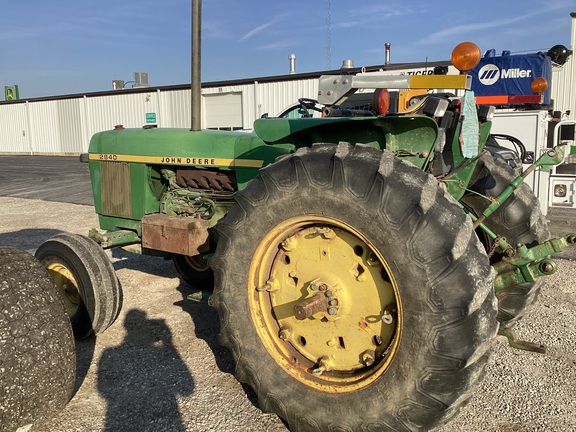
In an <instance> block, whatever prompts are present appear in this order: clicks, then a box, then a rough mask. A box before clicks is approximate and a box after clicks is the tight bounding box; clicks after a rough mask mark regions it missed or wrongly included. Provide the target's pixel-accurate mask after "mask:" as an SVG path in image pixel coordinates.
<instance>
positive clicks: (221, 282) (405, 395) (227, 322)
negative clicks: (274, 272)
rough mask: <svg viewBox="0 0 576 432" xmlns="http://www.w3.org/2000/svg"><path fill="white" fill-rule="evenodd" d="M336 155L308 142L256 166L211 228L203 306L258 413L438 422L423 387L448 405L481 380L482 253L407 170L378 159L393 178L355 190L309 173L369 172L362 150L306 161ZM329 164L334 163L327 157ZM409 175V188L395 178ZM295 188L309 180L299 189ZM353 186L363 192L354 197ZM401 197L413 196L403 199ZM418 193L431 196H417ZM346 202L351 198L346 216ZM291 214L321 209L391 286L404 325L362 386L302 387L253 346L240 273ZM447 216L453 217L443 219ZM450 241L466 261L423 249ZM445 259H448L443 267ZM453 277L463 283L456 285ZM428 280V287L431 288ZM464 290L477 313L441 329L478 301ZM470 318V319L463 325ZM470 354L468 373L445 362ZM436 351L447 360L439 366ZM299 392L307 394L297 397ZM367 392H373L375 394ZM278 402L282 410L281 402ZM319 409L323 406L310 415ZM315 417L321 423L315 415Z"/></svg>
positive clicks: (485, 315)
mask: <svg viewBox="0 0 576 432" xmlns="http://www.w3.org/2000/svg"><path fill="white" fill-rule="evenodd" d="M340 147H342V146H339V147H338V148H340ZM364 150H365V151H367V152H368V153H371V157H372V158H375V157H377V158H379V157H380V154H381V152H378V154H376V153H374V152H373V151H372V149H364ZM337 151H338V150H334V147H333V146H325V147H324V148H323V147H320V146H318V147H316V148H315V149H314V151H313V156H309V155H308V154H304V156H303V157H302V159H298V158H296V159H293V160H291V161H288V160H285V161H284V162H283V163H282V161H281V162H280V163H277V164H276V166H274V167H271V168H268V169H267V170H266V169H265V170H263V171H261V173H260V175H259V177H257V178H256V179H255V180H253V181H252V183H251V184H250V186H249V188H247V189H248V190H245V192H243V193H241V194H239V196H238V197H237V204H238V207H237V208H236V210H235V211H231V212H230V213H229V214H228V215H227V220H226V222H225V224H224V226H222V227H221V228H220V239H219V245H218V251H217V254H220V257H219V258H218V259H217V260H216V262H215V263H214V266H215V271H216V287H222V291H220V290H218V291H217V296H216V298H215V300H214V303H215V304H216V305H217V308H218V309H219V312H220V314H221V318H222V320H221V321H222V324H223V328H222V334H223V335H224V336H223V339H224V340H225V341H228V343H227V346H229V347H230V348H231V350H232V352H233V354H234V357H235V358H236V360H237V361H238V362H239V365H238V367H237V374H238V375H239V376H238V378H239V379H240V380H241V381H246V382H248V383H249V384H250V385H252V386H253V387H255V388H256V391H257V393H258V394H259V396H260V399H261V405H262V406H263V407H264V409H266V410H270V411H274V412H276V413H277V414H279V415H280V416H281V417H283V418H285V419H287V420H288V422H289V424H291V426H293V427H295V430H324V429H323V427H324V426H325V425H327V424H329V423H331V422H332V421H335V422H341V423H342V425H346V424H347V425H348V426H349V427H350V428H352V430H357V428H359V427H366V425H370V424H371V425H372V426H376V425H380V426H379V427H382V426H383V423H382V420H381V419H382V418H387V419H395V420H394V422H395V423H394V424H390V425H389V427H392V428H393V429H395V430H404V429H405V428H406V427H407V426H406V425H407V424H408V423H410V422H417V421H422V422H424V423H427V422H431V423H432V424H439V423H442V422H443V421H445V420H446V419H447V418H449V417H450V416H451V415H453V412H452V409H447V408H446V406H442V407H441V409H438V407H437V406H436V407H433V406H432V405H435V404H431V403H430V400H429V399H428V397H429V395H427V393H429V392H430V393H433V394H434V397H435V398H438V399H439V400H443V401H444V402H445V404H446V405H448V406H449V405H452V404H453V403H455V400H456V399H457V398H458V397H461V396H462V394H459V393H458V391H455V389H461V391H462V392H463V393H465V392H468V391H469V388H470V387H473V386H474V385H475V383H476V381H477V380H478V378H479V377H480V376H481V375H482V373H481V372H480V371H481V370H483V367H484V364H485V361H486V359H487V354H486V353H487V348H486V347H484V348H483V349H478V347H482V346H484V344H485V343H486V339H491V338H492V337H493V336H494V334H495V328H496V327H495V319H494V318H495V316H494V307H495V302H494V296H493V293H491V290H492V288H491V269H490V267H489V266H488V263H487V259H486V256H485V254H484V253H483V251H482V250H481V247H480V245H479V242H478V241H477V239H476V237H475V235H474V233H473V231H472V228H471V223H470V221H468V218H467V217H466V216H465V215H464V214H463V212H462V211H460V210H459V209H457V208H456V206H455V205H454V203H453V201H451V198H450V197H449V196H448V195H447V194H445V193H444V192H443V191H441V190H440V189H439V188H438V187H437V185H436V184H435V182H434V181H433V179H432V180H431V177H429V176H427V175H426V174H425V173H423V172H422V171H420V170H418V169H417V168H415V167H412V166H408V165H406V164H402V163H400V162H398V161H392V160H389V163H390V165H391V167H392V168H393V169H394V170H397V173H395V175H392V176H387V177H386V178H385V179H386V181H388V182H389V183H393V184H387V185H382V184H379V182H378V180H376V181H373V180H370V181H369V182H371V183H370V184H372V186H375V187H376V189H372V190H367V189H365V186H366V185H361V184H360V183H362V180H361V179H359V184H358V185H355V184H354V183H355V180H352V179H348V180H346V185H342V184H338V183H339V182H341V181H342V178H340V177H339V176H338V175H336V176H335V177H333V178H328V177H329V176H326V175H318V176H317V175H316V174H315V173H314V172H312V171H314V170H317V171H316V173H318V171H322V170H330V171H331V172H333V173H336V174H338V173H339V172H340V171H341V170H343V171H344V172H347V173H349V172H356V173H359V172H363V174H365V175H366V176H374V175H377V173H376V172H374V169H375V167H374V164H373V163H372V164H369V165H368V166H366V165H365V164H364V163H363V161H362V156H363V155H364V152H360V151H359V152H358V157H355V158H348V159H346V158H345V159H346V162H345V164H346V167H345V168H340V167H335V166H334V165H331V166H330V167H327V166H326V165H325V164H322V163H320V164H318V163H316V162H314V159H322V158H323V157H327V156H329V155H331V154H333V153H334V152H337ZM361 153H362V154H361ZM336 159H337V158H336ZM388 159H390V158H388ZM302 160H304V162H302ZM299 163H300V164H301V165H302V166H301V167H300V168H296V169H295V168H294V164H299ZM330 163H333V164H337V163H338V161H337V160H333V161H332V162H330ZM376 167H377V165H376ZM366 168H370V169H372V172H366ZM370 169H368V171H370ZM272 170H273V172H271V171H272ZM307 170H308V171H307ZM305 172H306V175H304V173H305ZM295 173H298V174H297V175H296V176H297V177H298V176H300V177H302V176H303V175H304V177H306V180H302V179H301V178H298V179H295V178H294V176H295ZM345 175H346V174H345ZM345 175H344V176H345ZM409 179H410V181H411V183H412V185H407V183H409V182H408V181H407V180H409ZM294 185H298V186H299V187H294ZM306 185H308V186H310V187H302V186H306ZM355 186H359V189H358V190H350V189H354V188H355ZM378 187H382V191H383V192H384V194H386V197H385V198H378V197H379V196H380V193H381V191H380V190H377V189H378ZM402 187H403V189H400V190H399V191H395V189H397V188H402ZM423 187H424V188H425V189H426V193H432V194H433V195H434V197H432V198H430V197H423V196H422V195H424V194H423V193H422V188H423ZM363 188H364V189H365V190H364V192H365V194H364V195H362V193H361V192H360V190H361V189H363ZM359 192H360V193H359ZM320 196H321V198H320ZM412 197H416V198H414V202H412ZM375 200H376V204H374V203H375ZM430 200H432V201H433V203H429V201H430ZM350 201H352V202H353V204H352V206H353V208H354V211H352V207H351V204H350ZM385 201H387V202H388V204H389V205H390V208H393V209H394V210H393V211H391V210H390V208H382V206H381V205H380V204H382V203H383V202H385ZM439 203H440V204H439ZM428 206H429V207H428ZM422 207H424V208H426V207H428V208H426V211H427V214H426V217H425V218H423V217H422V214H421V212H422ZM302 214H310V215H318V216H328V217H331V218H334V219H337V220H339V221H342V222H344V223H346V224H348V225H349V226H351V227H354V229H355V230H357V231H358V232H360V233H362V234H363V235H364V236H365V237H366V238H368V240H369V241H370V242H371V243H372V244H373V245H374V246H375V248H376V249H377V250H378V251H379V252H380V253H381V254H382V255H383V257H384V258H385V260H386V261H387V262H388V263H389V264H390V265H391V266H392V268H391V270H392V272H393V274H394V277H395V279H396V282H397V286H398V288H399V291H400V293H399V296H400V298H401V303H402V309H403V316H404V325H403V328H404V330H403V334H402V336H401V340H400V347H399V350H398V353H397V355H396V357H395V358H394V360H393V362H392V364H391V366H390V368H389V369H388V370H387V371H386V373H385V374H384V375H383V376H382V377H380V378H379V379H378V380H377V381H376V382H375V383H373V384H371V385H370V386H369V387H367V388H364V389H361V390H358V391H355V392H353V393H343V394H332V393H324V392H320V391H312V390H311V389H310V388H308V387H307V386H305V385H303V384H301V383H299V382H297V381H296V380H294V379H292V378H291V377H290V376H289V375H288V374H287V373H286V372H285V371H284V370H283V369H282V368H281V367H280V366H278V364H277V363H276V362H275V361H274V360H273V358H272V357H271V356H270V354H269V353H268V352H267V351H266V349H265V348H264V347H263V345H262V343H261V341H260V339H259V336H258V335H257V333H256V331H255V330H254V328H253V323H252V322H251V320H250V318H249V317H250V311H249V306H248V303H247V300H246V298H247V295H248V293H246V291H245V290H246V283H247V278H248V275H247V269H248V264H249V263H250V262H251V260H252V257H253V254H254V251H255V250H256V248H257V247H258V244H259V241H260V238H261V237H262V236H263V234H264V233H266V232H269V231H270V230H272V229H273V228H274V227H275V226H276V225H277V224H278V223H280V222H281V221H283V220H286V219H287V218H290V217H294V216H299V215H302ZM375 218H377V220H375ZM450 218H452V219H453V220H452V221H449V219H450ZM431 221H443V222H442V224H443V227H442V229H438V228H439V225H441V224H438V225H435V224H433V223H431ZM461 225H464V226H465V228H464V230H468V234H464V235H461V234H460V235H458V234H456V233H453V232H451V231H453V228H454V227H456V226H458V228H460V227H461ZM239 232H241V234H239ZM442 233H443V234H442ZM439 235H440V236H442V235H443V236H444V237H445V239H442V237H438V236H439ZM455 237H459V240H458V241H460V242H462V243H464V244H465V248H466V250H467V251H468V255H467V256H466V258H464V255H462V256H461V257H452V258H451V259H445V260H446V262H444V261H443V260H444V259H443V258H442V257H438V256H437V254H436V253H435V252H433V251H438V250H439V249H440V250H442V249H443V248H445V249H446V251H444V252H446V253H452V252H450V251H451V250H453V249H454V245H452V244H451V243H452V242H453V241H454V238H455ZM444 240H446V242H445V244H444ZM460 258H462V259H461V261H462V262H460ZM449 261H453V262H451V263H449ZM455 262H458V265H454V263H455ZM473 267H476V269H475V272H477V273H476V276H480V278H479V279H481V280H480V282H478V280H476V281H475V280H474V278H472V277H470V276H469V275H468V276H466V275H465V273H466V272H467V271H468V270H470V271H472V268H473ZM458 268H460V269H458ZM462 278H464V279H465V280H460V279H462ZM431 279H433V280H435V281H436V283H431ZM468 284H469V285H468ZM454 285H456V286H458V285H461V286H462V288H460V289H459V290H458V289H453V288H454ZM467 285H468V286H467ZM473 286H478V287H480V291H481V293H480V294H478V295H479V296H482V295H484V296H485V299H484V300H483V301H482V305H481V307H479V309H478V310H479V313H471V314H470V312H466V313H465V315H466V314H470V315H469V316H468V318H469V321H470V324H462V323H460V324H458V325H456V326H453V328H452V330H446V328H450V326H451V323H453V322H459V320H461V318H462V314H463V312H462V311H463V310H468V309H469V307H470V303H472V302H474V301H478V299H476V300H475V299H474V297H475V295H476V294H475V293H474V291H473V288H472V287H473ZM219 296H220V297H219ZM475 321H477V323H476V324H472V323H473V322H475ZM479 323H481V324H479ZM483 326H484V328H483V332H479V333H474V332H470V330H471V329H473V328H477V327H483ZM443 329H444V330H443ZM436 333H437V334H436ZM455 335H456V336H458V337H460V338H461V340H460V341H458V342H457V343H455V342H454V341H452V342H446V340H445V339H446V338H447V337H448V336H455ZM431 337H432V338H433V339H432V340H431V339H430V338H431ZM435 344H436V345H435ZM421 347H426V348H425V349H421ZM477 349H478V352H483V353H484V354H486V355H484V354H483V355H482V356H480V357H481V358H476V359H475V360H474V361H475V363H473V364H471V365H469V370H468V371H467V372H464V373H463V372H462V370H461V368H459V367H458V366H456V365H455V362H454V360H453V359H455V358H459V359H460V361H462V359H466V360H465V361H468V360H469V359H470V358H471V357H473V356H475V355H477V353H474V351H476V350H477ZM437 351H438V352H437ZM247 353H249V354H247ZM446 358H452V360H449V361H447V360H446ZM263 359H266V360H265V361H264V360H263ZM456 363H457V362H456ZM429 368H431V369H434V368H435V369H437V370H442V372H438V371H436V372H430V376H431V378H430V380H432V381H434V380H436V382H435V384H434V388H433V389H429V388H426V387H427V385H426V384H425V383H424V380H423V378H422V374H424V373H425V371H426V370H428V369H429ZM430 380H428V381H430ZM442 380H444V382H441V381H442ZM422 385H424V387H425V389H424V390H423V389H422V388H421V387H422ZM279 393H281V396H279ZM305 394H308V395H309V396H308V397H306V398H304V397H302V395H305ZM374 394H378V395H379V397H376V398H375V397H374ZM456 395H458V396H456ZM262 399H264V400H262ZM286 400H288V401H289V404H290V407H287V406H286V404H287V402H285V401H286ZM398 404H400V405H402V404H405V409H406V411H407V412H408V411H410V412H411V414H410V415H409V416H408V417H409V418H410V420H406V421H404V420H403V419H402V417H403V414H399V408H398ZM326 406H330V407H332V409H331V410H330V411H329V412H327V413H325V414H322V413H321V412H322V411H323V407H324V408H325V407H326ZM324 410H325V409H324ZM334 410H337V411H338V412H337V413H336V412H335V411H334ZM308 412H314V413H315V415H314V418H312V417H310V416H307V415H302V413H308ZM318 418H322V420H319V421H317V420H316V419H318Z"/></svg>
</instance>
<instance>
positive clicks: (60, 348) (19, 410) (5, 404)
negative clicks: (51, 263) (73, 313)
mask: <svg viewBox="0 0 576 432" xmlns="http://www.w3.org/2000/svg"><path fill="white" fill-rule="evenodd" d="M75 376H76V352H75V346H74V337H73V336H72V328H71V327H70V320H69V319H68V317H67V315H66V311H65V310H64V306H63V304H62V300H61V299H60V298H59V295H58V290H57V288H56V286H55V285H54V282H53V281H52V279H51V278H50V276H49V275H48V273H47V272H46V270H45V269H44V267H43V266H42V264H40V263H39V262H38V260H37V259H36V258H34V257H33V256H32V255H30V254H28V253H26V252H24V251H22V250H19V249H16V248H11V247H0V431H6V432H8V431H15V430H17V429H18V430H28V429H27V428H26V427H27V426H29V425H31V424H33V423H38V422H40V421H42V420H47V419H50V418H52V417H54V416H55V415H56V414H57V413H58V412H59V411H61V410H62V409H63V408H64V406H65V405H66V404H67V403H68V401H69V400H70V397H71V396H72V391H73V389H74V380H75ZM19 428H21V429H19Z"/></svg>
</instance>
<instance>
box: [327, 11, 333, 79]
mask: <svg viewBox="0 0 576 432" xmlns="http://www.w3.org/2000/svg"><path fill="white" fill-rule="evenodd" d="M330 15H331V13H330V0H326V70H330V69H332V19H331V16H330Z"/></svg>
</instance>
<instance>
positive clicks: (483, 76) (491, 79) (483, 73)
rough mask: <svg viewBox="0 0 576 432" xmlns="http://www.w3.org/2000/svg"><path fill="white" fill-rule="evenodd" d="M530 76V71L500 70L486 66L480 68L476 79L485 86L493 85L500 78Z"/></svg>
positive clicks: (492, 65) (493, 66) (518, 69)
mask: <svg viewBox="0 0 576 432" xmlns="http://www.w3.org/2000/svg"><path fill="white" fill-rule="evenodd" d="M531 76H532V71H531V70H530V69H520V68H512V69H502V71H500V69H499V68H498V66H496V65H494V64H486V65H484V66H482V67H481V68H480V70H479V71H478V79H479V80H480V82H481V83H482V84H484V85H486V86H489V85H492V84H494V83H495V82H496V81H498V80H499V79H500V78H502V79H508V78H530V77H531Z"/></svg>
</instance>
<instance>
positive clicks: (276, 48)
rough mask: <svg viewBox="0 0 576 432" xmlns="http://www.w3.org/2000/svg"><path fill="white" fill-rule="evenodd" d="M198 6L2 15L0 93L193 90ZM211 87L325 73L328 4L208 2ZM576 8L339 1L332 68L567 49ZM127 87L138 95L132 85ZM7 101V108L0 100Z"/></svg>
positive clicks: (94, 4) (539, 2) (84, 4)
mask: <svg viewBox="0 0 576 432" xmlns="http://www.w3.org/2000/svg"><path fill="white" fill-rule="evenodd" d="M190 11H191V0H161V1H160V0H122V1H119V0H99V1H94V0H55V1H52V2H47V1H45V0H19V1H15V0H12V1H6V2H4V4H3V7H2V12H1V13H0V52H2V54H3V55H2V60H0V88H2V90H3V86H6V85H13V84H18V85H19V89H20V97H21V98H33V97H41V96H52V95H62V94H72V93H83V92H94V91H102V90H110V89H111V87H112V84H111V82H112V80H114V79H122V80H125V81H130V80H132V79H133V73H134V72H139V71H142V72H147V73H148V75H149V82H150V84H151V85H153V86H162V85H172V84H188V83H189V82H190V14H191V12H190ZM202 11H203V24H202V26H203V36H202V50H203V56H202V80H203V81H204V82H208V81H219V80H228V79H240V78H253V77H261V76H268V75H281V74H285V73H288V71H289V61H288V55H289V54H291V53H294V54H296V56H297V59H296V70H297V72H311V71H319V70H326V69H327V49H326V47H327V43H326V41H327V37H326V35H327V26H326V17H327V1H326V0H306V1H305V0H290V1H286V0H284V1H282V0H280V1H259V0H245V1H238V0H204V1H203V2H202ZM573 11H576V0H514V1H511V0H499V1H495V0H483V1H481V2H478V1H476V2H470V1H463V0H459V1H455V0H436V1H430V0H428V1H424V0H412V1H411V0H404V1H387V0H380V1H376V0H362V1H358V2H349V1H347V2H345V1H342V0H331V2H330V12H331V13H330V18H331V19H330V22H331V26H330V28H331V32H330V33H331V43H330V47H331V50H330V52H331V56H330V57H331V66H332V68H338V67H340V65H341V63H342V60H344V59H353V60H354V63H355V65H356V66H369V65H378V64H383V63H384V43H385V42H390V43H391V44H392V54H391V60H392V62H393V63H398V62H418V61H425V60H426V59H428V60H429V61H434V60H447V59H449V58H450V53H451V50H452V48H453V47H454V45H456V44H457V43H458V42H461V41H464V40H470V41H473V42H476V43H477V44H478V45H479V46H480V49H481V50H482V51H483V52H484V51H485V50H487V49H490V48H495V49H496V50H497V51H498V52H500V51H502V50H504V49H506V50H511V51H512V52H513V53H515V52H527V51H529V52H534V51H538V50H545V49H548V48H550V47H551V46H553V45H555V44H563V45H566V46H568V47H569V45H570V27H571V18H570V12H573ZM128 86H130V84H129V85H128ZM0 99H2V100H3V97H2V98H0Z"/></svg>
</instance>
